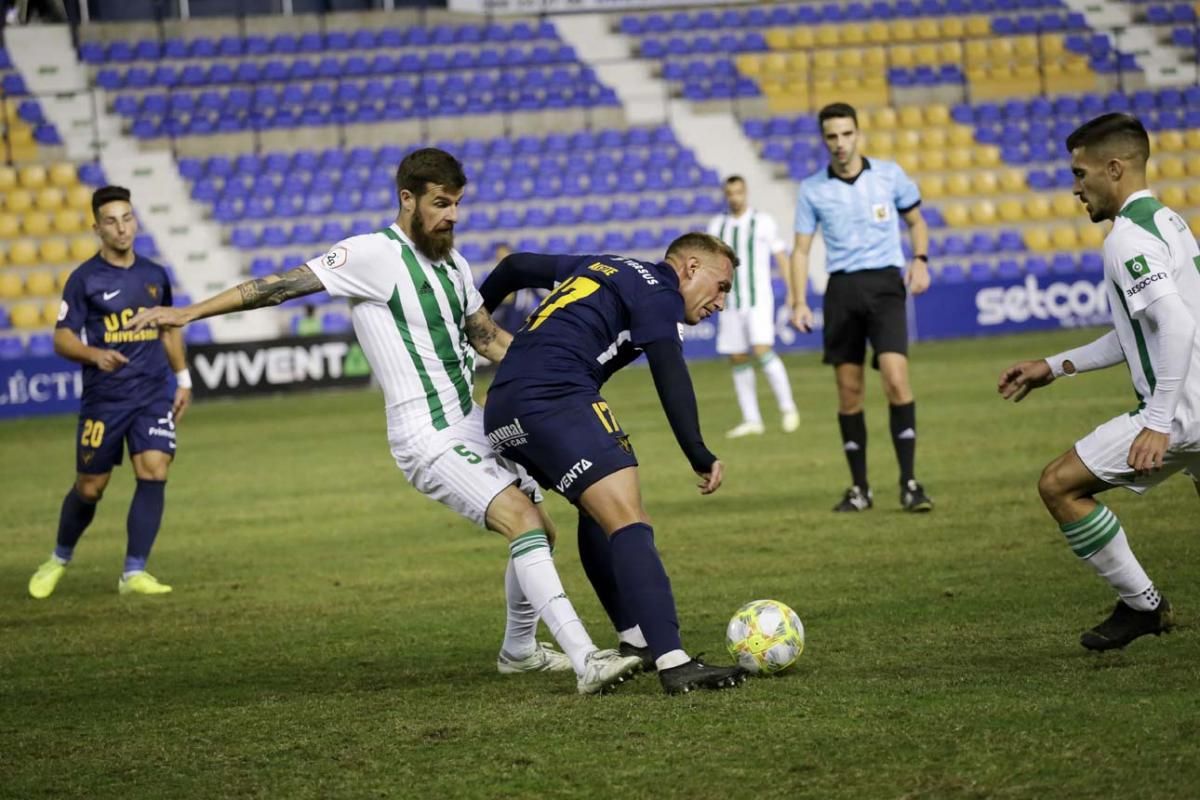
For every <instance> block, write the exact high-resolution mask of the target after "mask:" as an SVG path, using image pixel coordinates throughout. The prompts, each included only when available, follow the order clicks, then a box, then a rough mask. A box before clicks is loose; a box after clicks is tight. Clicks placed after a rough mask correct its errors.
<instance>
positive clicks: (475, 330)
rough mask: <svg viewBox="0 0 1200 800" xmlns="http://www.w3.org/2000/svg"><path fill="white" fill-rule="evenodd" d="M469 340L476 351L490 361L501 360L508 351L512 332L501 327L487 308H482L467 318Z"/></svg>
mask: <svg viewBox="0 0 1200 800" xmlns="http://www.w3.org/2000/svg"><path fill="white" fill-rule="evenodd" d="M466 326H467V341H468V342H470V343H471V347H474V348H475V352H477V353H479V355H481V356H483V357H484V358H486V359H487V360H488V361H500V360H501V359H503V358H504V354H505V353H507V352H508V345H509V342H511V341H512V334H511V333H509V332H508V331H506V330H504V329H503V328H501V327H500V326H499V325H497V324H496V321H495V320H494V319H492V315H491V314H489V313H488V312H487V309H486V308H480V309H479V310H478V311H476V312H475V313H474V314H472V315H471V316H469V317H467V319H466Z"/></svg>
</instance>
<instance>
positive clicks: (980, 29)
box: [965, 14, 992, 37]
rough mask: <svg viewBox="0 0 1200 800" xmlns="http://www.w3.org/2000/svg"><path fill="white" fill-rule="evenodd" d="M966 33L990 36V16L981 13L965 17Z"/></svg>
mask: <svg viewBox="0 0 1200 800" xmlns="http://www.w3.org/2000/svg"><path fill="white" fill-rule="evenodd" d="M966 23H967V24H966V31H965V33H966V35H967V36H971V37H975V36H991V35H992V20H991V18H990V17H987V16H984V15H982V14H979V15H976V16H972V17H967V21H966Z"/></svg>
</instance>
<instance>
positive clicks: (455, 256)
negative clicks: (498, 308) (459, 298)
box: [450, 250, 483, 317]
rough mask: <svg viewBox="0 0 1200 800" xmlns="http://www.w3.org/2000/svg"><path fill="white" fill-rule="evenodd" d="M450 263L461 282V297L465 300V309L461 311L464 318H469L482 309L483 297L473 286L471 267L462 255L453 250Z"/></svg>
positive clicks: (473, 279)
mask: <svg viewBox="0 0 1200 800" xmlns="http://www.w3.org/2000/svg"><path fill="white" fill-rule="evenodd" d="M450 261H451V263H453V264H454V268H455V269H456V270H458V277H459V278H460V279H461V280H462V282H463V296H464V297H465V298H466V301H467V302H466V307H465V308H464V309H463V313H464V315H465V316H468V317H469V316H471V315H472V314H474V313H475V312H476V311H478V310H479V309H481V308H483V295H481V294H480V293H479V289H478V288H476V286H475V278H474V276H472V275H471V265H470V264H468V263H467V260H466V259H465V258H463V257H462V253H460V252H458V251H457V250H455V251H454V252H453V253H451V255H450Z"/></svg>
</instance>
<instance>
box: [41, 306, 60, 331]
mask: <svg viewBox="0 0 1200 800" xmlns="http://www.w3.org/2000/svg"><path fill="white" fill-rule="evenodd" d="M61 302H62V301H61V300H47V301H46V302H44V303H42V322H43V324H46V325H53V324H55V323H56V322H58V308H59V304H60V303H61Z"/></svg>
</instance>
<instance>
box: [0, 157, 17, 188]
mask: <svg viewBox="0 0 1200 800" xmlns="http://www.w3.org/2000/svg"><path fill="white" fill-rule="evenodd" d="M16 185H17V171H16V170H15V169H13V168H12V167H10V166H7V165H4V164H0V192H7V191H8V190H10V189H13V188H14V187H16Z"/></svg>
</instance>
